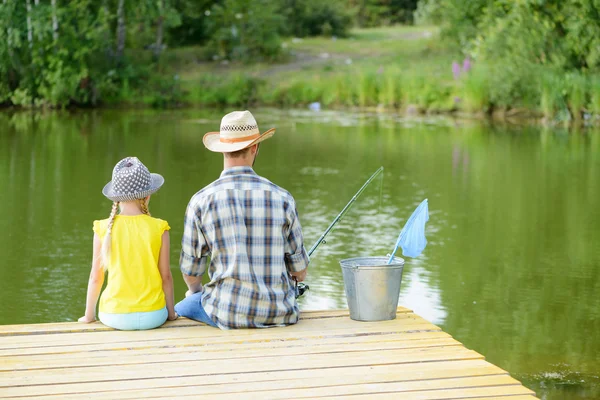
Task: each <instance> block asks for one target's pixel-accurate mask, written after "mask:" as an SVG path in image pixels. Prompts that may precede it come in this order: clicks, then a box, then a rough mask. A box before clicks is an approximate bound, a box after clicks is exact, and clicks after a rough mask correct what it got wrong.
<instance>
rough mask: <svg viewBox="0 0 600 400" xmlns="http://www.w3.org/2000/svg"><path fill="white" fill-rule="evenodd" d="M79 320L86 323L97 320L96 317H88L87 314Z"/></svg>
mask: <svg viewBox="0 0 600 400" xmlns="http://www.w3.org/2000/svg"><path fill="white" fill-rule="evenodd" d="M77 322H83V323H85V324H89V323H90V322H96V318H95V317H87V316H85V315H84V316H83V317H81V318H79V319H78V320H77Z"/></svg>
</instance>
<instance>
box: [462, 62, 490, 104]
mask: <svg viewBox="0 0 600 400" xmlns="http://www.w3.org/2000/svg"><path fill="white" fill-rule="evenodd" d="M460 106H461V108H462V109H463V110H464V111H467V112H482V111H483V112H487V111H488V110H489V109H490V87H489V71H488V70H486V69H484V68H483V66H475V68H473V70H471V71H469V73H468V74H466V76H464V77H463V79H462V97H461V98H460Z"/></svg>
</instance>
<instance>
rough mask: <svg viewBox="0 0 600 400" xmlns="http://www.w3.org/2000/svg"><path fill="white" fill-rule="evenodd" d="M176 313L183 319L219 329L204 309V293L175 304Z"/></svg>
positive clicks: (192, 295)
mask: <svg viewBox="0 0 600 400" xmlns="http://www.w3.org/2000/svg"><path fill="white" fill-rule="evenodd" d="M175 312H176V313H177V314H179V315H180V316H182V317H186V318H189V319H193V320H196V321H200V322H204V323H205V324H207V325H210V326H214V327H215V328H216V327H217V324H215V323H214V321H213V320H212V319H211V318H210V317H209V316H208V314H206V311H204V307H202V292H198V293H194V294H191V295H189V296H188V297H186V298H185V299H183V300H181V301H180V302H179V303H177V304H175Z"/></svg>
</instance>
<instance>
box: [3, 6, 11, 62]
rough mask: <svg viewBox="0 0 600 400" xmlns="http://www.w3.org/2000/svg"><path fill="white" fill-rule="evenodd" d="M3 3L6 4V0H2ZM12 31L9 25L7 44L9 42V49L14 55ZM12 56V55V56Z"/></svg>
mask: <svg viewBox="0 0 600 400" xmlns="http://www.w3.org/2000/svg"><path fill="white" fill-rule="evenodd" d="M2 4H4V5H5V6H6V0H3V1H2ZM8 23H9V24H10V20H9V21H8ZM11 35H12V32H11V30H10V26H8V27H7V28H6V36H7V44H8V51H9V54H11V55H12V38H11ZM11 58H12V57H11Z"/></svg>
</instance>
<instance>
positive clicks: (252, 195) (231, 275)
mask: <svg viewBox="0 0 600 400" xmlns="http://www.w3.org/2000/svg"><path fill="white" fill-rule="evenodd" d="M181 247H182V250H181V258H180V261H179V264H180V268H181V272H183V273H184V274H186V275H192V276H199V275H202V274H204V272H205V271H206V270H207V267H208V276H209V278H210V282H209V283H208V284H206V285H205V286H204V289H203V295H202V305H203V307H204V309H205V311H206V313H207V314H208V315H209V316H211V318H212V319H213V321H214V322H215V323H216V324H217V325H218V326H219V327H220V328H222V329H230V328H251V327H269V326H282V325H289V324H295V323H296V322H298V304H297V302H296V297H295V292H294V282H293V280H292V279H291V276H290V274H289V272H296V271H302V270H303V269H305V268H306V267H307V266H308V262H309V260H308V254H307V253H306V250H305V248H304V244H303V239H302V228H301V227H300V221H299V219H298V213H297V211H296V203H295V201H294V198H293V197H292V195H291V194H290V193H288V192H287V191H285V190H283V189H282V188H280V187H279V186H277V185H275V184H273V183H271V182H270V181H269V180H267V179H265V178H263V177H260V176H258V175H257V174H256V173H255V172H254V170H253V169H252V168H250V167H234V168H229V169H226V170H225V171H223V173H222V174H221V177H220V178H219V179H218V180H216V181H215V182H213V183H211V184H210V185H208V186H207V187H205V188H204V189H202V190H200V191H199V192H198V193H196V194H195V195H194V196H193V197H192V199H191V200H190V202H189V204H188V207H187V210H186V214H185V223H184V230H183V240H182V243H181ZM209 257H210V265H208V266H207V260H208V259H209Z"/></svg>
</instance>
